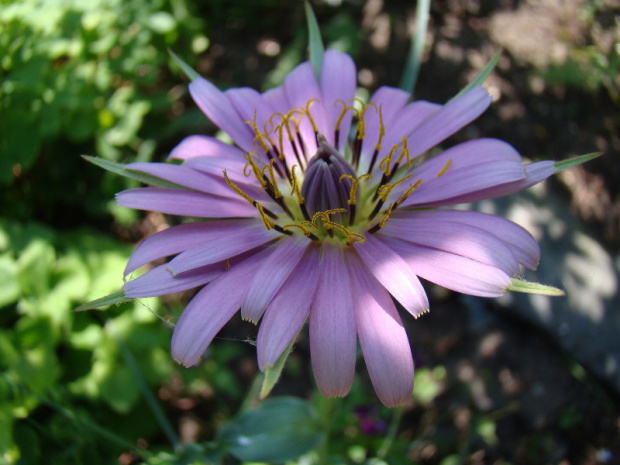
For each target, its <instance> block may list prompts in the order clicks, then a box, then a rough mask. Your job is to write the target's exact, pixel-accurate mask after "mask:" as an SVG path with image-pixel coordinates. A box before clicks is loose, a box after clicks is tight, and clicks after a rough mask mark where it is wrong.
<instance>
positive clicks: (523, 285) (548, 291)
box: [508, 278, 565, 296]
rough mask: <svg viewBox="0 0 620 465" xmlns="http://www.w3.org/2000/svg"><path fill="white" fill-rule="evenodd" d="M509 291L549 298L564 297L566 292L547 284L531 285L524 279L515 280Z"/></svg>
mask: <svg viewBox="0 0 620 465" xmlns="http://www.w3.org/2000/svg"><path fill="white" fill-rule="evenodd" d="M508 290H509V291H514V292H523V293H525V294H539V295H548V296H563V295H565V294H564V291H562V290H561V289H558V288H557V287H553V286H547V285H546V284H539V283H531V282H529V281H526V280H524V279H518V278H513V279H512V284H511V285H510V286H508Z"/></svg>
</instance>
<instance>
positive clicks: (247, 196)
mask: <svg viewBox="0 0 620 465" xmlns="http://www.w3.org/2000/svg"><path fill="white" fill-rule="evenodd" d="M222 173H223V174H224V181H226V184H228V186H229V187H230V188H231V189H232V190H234V191H235V192H236V193H237V194H239V195H240V196H241V197H243V198H244V199H245V200H247V201H248V202H250V203H251V204H252V205H256V204H257V202H256V200H254V199H253V198H252V197H250V196H249V195H248V194H246V193H245V192H243V191H242V190H241V189H240V188H239V186H237V185H236V184H235V183H234V182H232V181H231V180H230V178H229V177H228V175H227V174H226V170H224V171H223V172H222Z"/></svg>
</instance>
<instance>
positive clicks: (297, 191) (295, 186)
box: [291, 165, 306, 205]
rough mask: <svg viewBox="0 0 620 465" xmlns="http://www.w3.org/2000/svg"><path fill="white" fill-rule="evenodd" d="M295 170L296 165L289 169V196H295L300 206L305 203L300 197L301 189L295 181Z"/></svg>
mask: <svg viewBox="0 0 620 465" xmlns="http://www.w3.org/2000/svg"><path fill="white" fill-rule="evenodd" d="M295 168H299V166H298V165H293V167H292V168H291V194H295V196H296V197H297V201H298V202H299V204H300V205H301V204H302V203H304V202H305V200H306V199H304V198H303V196H302V195H301V189H300V188H299V181H298V180H297V176H295Z"/></svg>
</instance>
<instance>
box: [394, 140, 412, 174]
mask: <svg viewBox="0 0 620 465" xmlns="http://www.w3.org/2000/svg"><path fill="white" fill-rule="evenodd" d="M401 145H402V146H403V150H402V151H401V152H400V155H399V156H398V159H397V160H396V163H398V164H399V165H400V163H401V162H402V161H403V158H405V160H407V162H406V163H407V168H409V162H410V161H411V158H410V157H409V147H407V136H403V140H402V142H401Z"/></svg>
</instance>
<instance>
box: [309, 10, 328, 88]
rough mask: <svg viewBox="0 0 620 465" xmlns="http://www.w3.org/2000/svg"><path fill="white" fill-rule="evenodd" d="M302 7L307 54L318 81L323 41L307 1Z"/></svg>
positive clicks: (321, 64) (323, 51)
mask: <svg viewBox="0 0 620 465" xmlns="http://www.w3.org/2000/svg"><path fill="white" fill-rule="evenodd" d="M304 5H305V8H306V21H307V23H308V35H309V38H308V52H309V55H310V64H311V65H312V69H313V70H314V74H315V75H316V78H317V79H319V80H320V79H321V68H322V67H323V54H324V53H325V47H324V46H323V39H322V38H321V31H320V29H319V23H318V22H317V20H316V16H315V15H314V11H312V7H311V6H310V3H309V2H308V1H307V0H306V2H305V3H304Z"/></svg>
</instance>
